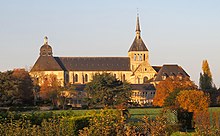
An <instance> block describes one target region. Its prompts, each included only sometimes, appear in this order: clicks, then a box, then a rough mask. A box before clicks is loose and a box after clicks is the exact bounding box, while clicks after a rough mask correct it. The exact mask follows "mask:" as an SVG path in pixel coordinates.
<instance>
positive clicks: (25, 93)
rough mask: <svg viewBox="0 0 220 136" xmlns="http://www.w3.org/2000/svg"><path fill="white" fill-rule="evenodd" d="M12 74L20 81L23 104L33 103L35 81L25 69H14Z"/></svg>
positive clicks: (19, 86) (19, 87)
mask: <svg viewBox="0 0 220 136" xmlns="http://www.w3.org/2000/svg"><path fill="white" fill-rule="evenodd" d="M12 76H13V77H14V78H15V80H17V81H18V91H19V93H20V95H21V99H22V103H23V104H30V103H33V100H34V96H33V81H32V79H31V77H30V75H29V73H28V72H27V71H25V69H14V70H13V73H12Z"/></svg>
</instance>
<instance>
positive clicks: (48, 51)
mask: <svg viewBox="0 0 220 136" xmlns="http://www.w3.org/2000/svg"><path fill="white" fill-rule="evenodd" d="M52 55H53V52H52V47H51V46H50V45H49V44H48V38H47V36H45V37H44V44H43V45H42V46H41V48H40V56H52Z"/></svg>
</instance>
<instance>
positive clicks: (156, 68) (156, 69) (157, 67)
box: [152, 66, 162, 73]
mask: <svg viewBox="0 0 220 136" xmlns="http://www.w3.org/2000/svg"><path fill="white" fill-rule="evenodd" d="M152 67H153V69H154V70H155V71H156V72H157V73H158V72H159V71H160V69H161V68H162V66H152Z"/></svg>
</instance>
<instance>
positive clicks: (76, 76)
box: [74, 74, 78, 82]
mask: <svg viewBox="0 0 220 136" xmlns="http://www.w3.org/2000/svg"><path fill="white" fill-rule="evenodd" d="M74 82H78V75H77V74H75V77H74Z"/></svg>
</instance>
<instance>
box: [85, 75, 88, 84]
mask: <svg viewBox="0 0 220 136" xmlns="http://www.w3.org/2000/svg"><path fill="white" fill-rule="evenodd" d="M85 82H88V75H87V74H85Z"/></svg>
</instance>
